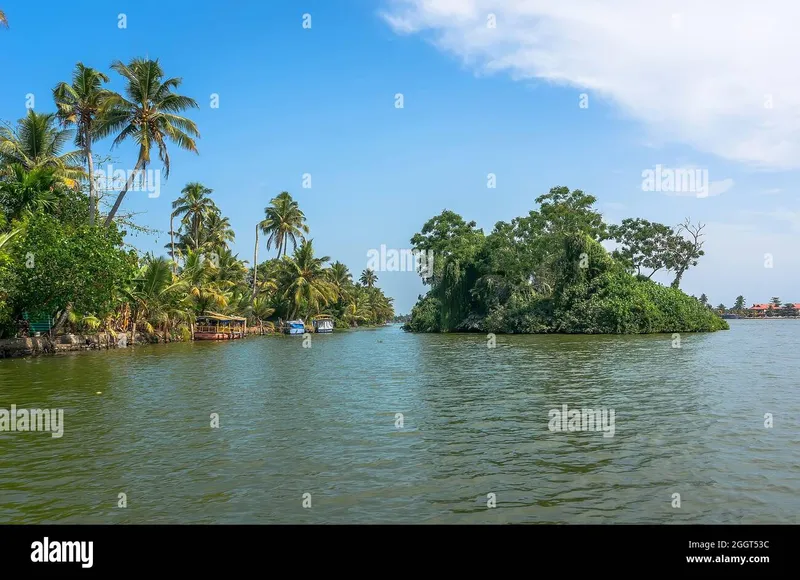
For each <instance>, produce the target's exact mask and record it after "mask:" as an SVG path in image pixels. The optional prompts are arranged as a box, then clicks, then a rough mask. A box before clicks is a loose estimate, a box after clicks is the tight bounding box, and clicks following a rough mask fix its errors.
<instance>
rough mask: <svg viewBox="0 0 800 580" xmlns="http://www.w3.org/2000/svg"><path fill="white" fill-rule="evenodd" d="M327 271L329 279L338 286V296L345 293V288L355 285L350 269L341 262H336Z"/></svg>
mask: <svg viewBox="0 0 800 580" xmlns="http://www.w3.org/2000/svg"><path fill="white" fill-rule="evenodd" d="M326 272H327V274H328V280H329V281H330V283H331V284H333V286H334V287H335V288H336V294H337V296H342V295H344V292H345V290H346V289H347V288H349V287H351V286H352V285H353V276H352V275H351V274H350V269H349V268H348V267H347V266H345V265H344V264H342V263H341V262H334V263H333V264H331V267H330V268H328V269H327V270H326Z"/></svg>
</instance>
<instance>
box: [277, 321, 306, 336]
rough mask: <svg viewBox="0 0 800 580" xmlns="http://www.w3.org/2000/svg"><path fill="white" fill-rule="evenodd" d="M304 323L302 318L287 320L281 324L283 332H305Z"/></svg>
mask: <svg viewBox="0 0 800 580" xmlns="http://www.w3.org/2000/svg"><path fill="white" fill-rule="evenodd" d="M305 332H306V325H305V323H304V322H303V321H302V320H289V321H288V322H285V323H284V325H283V333H284V334H305Z"/></svg>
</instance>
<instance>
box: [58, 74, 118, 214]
mask: <svg viewBox="0 0 800 580" xmlns="http://www.w3.org/2000/svg"><path fill="white" fill-rule="evenodd" d="M107 82H108V77H107V76H106V75H105V74H103V73H101V72H99V71H96V70H95V69H93V68H90V67H87V66H84V65H83V63H80V62H79V63H78V64H76V65H75V70H74V71H73V72H72V84H71V85H69V84H67V83H65V82H60V83H58V84H57V85H56V87H55V88H54V89H53V99H54V100H55V102H56V107H57V108H58V113H57V117H58V119H59V120H60V121H61V123H62V124H63V125H64V126H65V127H68V126H70V125H75V127H76V129H77V130H76V132H75V145H77V146H78V147H80V148H81V150H82V151H83V155H84V157H85V158H86V163H87V168H88V170H89V171H88V174H89V225H90V226H93V225H94V217H95V211H96V208H97V202H96V199H97V198H96V192H95V179H94V160H93V159H92V139H93V137H94V130H95V124H96V121H97V117H98V115H99V113H100V110H101V108H102V107H103V102H104V101H105V100H106V99H107V98H108V97H109V96H111V95H112V94H113V93H112V92H111V91H108V90H106V89H104V88H103V83H107Z"/></svg>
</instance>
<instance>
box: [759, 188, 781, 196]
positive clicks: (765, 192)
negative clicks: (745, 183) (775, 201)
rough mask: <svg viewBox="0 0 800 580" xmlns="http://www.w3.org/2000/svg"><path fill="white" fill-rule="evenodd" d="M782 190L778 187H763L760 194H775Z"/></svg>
mask: <svg viewBox="0 0 800 580" xmlns="http://www.w3.org/2000/svg"><path fill="white" fill-rule="evenodd" d="M782 191H783V190H782V189H781V188H779V187H773V188H772V189H765V190H764V191H762V192H761V195H777V194H779V193H780V192H782Z"/></svg>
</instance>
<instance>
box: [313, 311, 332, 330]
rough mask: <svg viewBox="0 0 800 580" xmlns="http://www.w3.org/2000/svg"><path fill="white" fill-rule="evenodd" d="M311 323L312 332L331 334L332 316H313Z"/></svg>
mask: <svg viewBox="0 0 800 580" xmlns="http://www.w3.org/2000/svg"><path fill="white" fill-rule="evenodd" d="M311 323H312V324H313V325H314V332H319V333H324V334H327V333H331V332H333V316H328V315H327V314H320V315H319V316H315V317H314V318H313V319H312V321H311Z"/></svg>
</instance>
